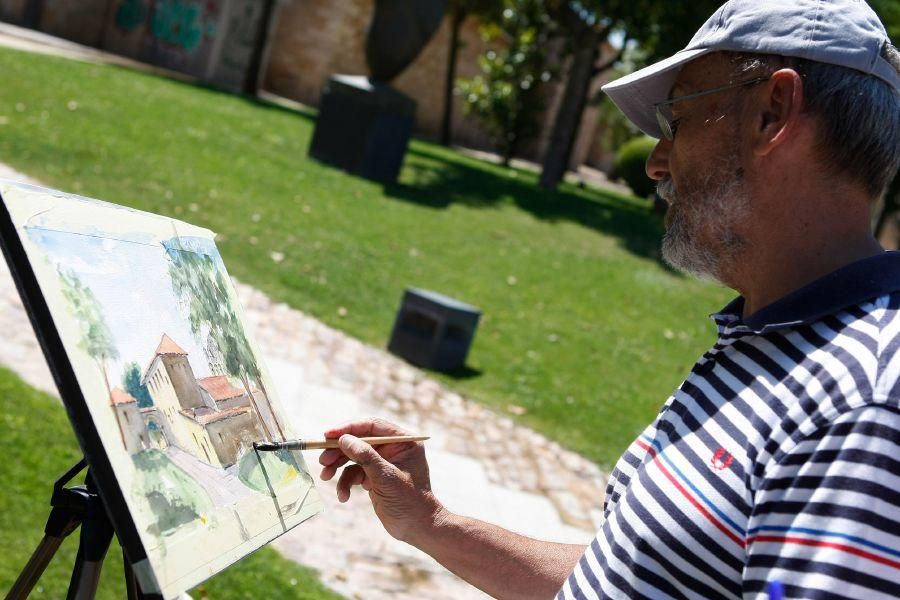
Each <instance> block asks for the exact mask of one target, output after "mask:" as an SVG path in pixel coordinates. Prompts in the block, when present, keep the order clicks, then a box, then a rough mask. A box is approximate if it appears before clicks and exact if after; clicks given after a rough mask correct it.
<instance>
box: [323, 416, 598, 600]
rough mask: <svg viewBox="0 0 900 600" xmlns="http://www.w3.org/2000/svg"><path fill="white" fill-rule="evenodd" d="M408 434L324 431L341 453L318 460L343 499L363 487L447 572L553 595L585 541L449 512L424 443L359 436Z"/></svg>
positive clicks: (397, 533)
mask: <svg viewBox="0 0 900 600" xmlns="http://www.w3.org/2000/svg"><path fill="white" fill-rule="evenodd" d="M370 435H373V436H383V435H408V432H406V431H403V430H402V429H400V428H399V427H397V426H395V425H393V424H391V423H387V422H386V421H380V420H370V421H359V422H354V423H349V424H347V425H344V426H342V427H338V428H336V429H332V430H330V431H326V432H325V437H326V438H336V437H339V438H340V444H341V447H340V450H326V451H325V452H323V453H322V455H321V456H320V457H319V462H320V463H322V465H323V466H324V468H323V470H322V479H325V480H326V481H327V480H329V479H331V478H332V477H334V475H335V474H336V472H337V469H338V468H340V467H341V466H343V465H344V464H346V463H347V462H348V461H351V460H352V461H353V462H355V463H356V464H354V465H350V466H348V467H346V468H344V470H343V472H342V473H341V477H340V479H339V480H338V486H337V494H338V499H339V500H340V501H341V502H346V500H347V499H348V498H349V497H350V490H351V489H352V487H353V486H355V485H361V486H362V487H363V488H364V489H365V490H367V491H368V492H369V498H370V499H371V500H372V505H373V507H374V509H375V514H376V515H377V516H378V518H379V519H380V520H381V522H382V524H383V525H384V527H385V529H386V530H387V531H388V533H390V534H391V535H392V536H393V537H395V538H397V539H399V540H402V541H404V542H407V543H409V544H412V545H413V546H415V547H417V548H419V549H420V550H422V551H423V552H425V553H427V554H429V555H431V556H432V557H434V559H435V560H437V561H438V562H439V563H441V564H442V565H444V566H445V567H446V568H447V569H449V570H451V571H453V572H454V573H456V574H457V575H459V576H460V577H461V578H463V579H465V580H466V581H468V582H469V583H471V584H472V585H474V586H476V587H477V588H479V589H481V590H482V591H484V592H486V593H488V594H490V595H491V596H494V597H496V598H551V597H553V595H554V594H555V593H556V592H557V591H558V590H559V589H560V587H562V584H563V582H564V581H565V579H566V577H567V576H568V575H569V573H571V571H572V569H573V568H574V566H575V563H577V562H578V559H579V558H580V557H581V555H582V554H583V553H584V546H579V545H569V544H556V543H552V542H542V541H539V540H535V539H532V538H529V537H525V536H522V535H518V534H516V533H513V532H511V531H508V530H506V529H503V528H501V527H497V526H495V525H491V524H489V523H485V522H484V521H479V520H478V519H471V518H468V517H462V516H459V515H456V514H453V513H451V512H450V511H448V510H447V509H446V508H444V506H443V505H442V504H441V503H440V502H439V501H438V500H437V498H435V497H434V494H432V493H431V481H430V477H429V474H428V462H427V460H426V459H425V449H424V446H423V445H422V444H412V443H407V444H390V445H384V446H379V447H378V450H375V449H374V448H373V447H372V446H370V445H369V444H366V443H365V442H363V441H361V440H360V439H358V437H357V436H370Z"/></svg>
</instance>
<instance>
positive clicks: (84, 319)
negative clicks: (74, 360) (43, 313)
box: [59, 268, 119, 396]
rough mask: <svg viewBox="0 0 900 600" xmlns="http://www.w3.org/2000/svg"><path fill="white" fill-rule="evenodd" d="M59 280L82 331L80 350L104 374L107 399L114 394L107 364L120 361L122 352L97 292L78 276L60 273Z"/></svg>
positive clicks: (62, 271)
mask: <svg viewBox="0 0 900 600" xmlns="http://www.w3.org/2000/svg"><path fill="white" fill-rule="evenodd" d="M59 278H60V281H61V282H62V294H63V297H64V298H65V299H66V301H68V303H69V308H70V309H71V310H72V315H73V316H74V317H75V320H76V321H77V322H78V324H79V326H80V327H81V339H80V340H79V342H78V347H79V348H81V349H82V350H84V351H85V352H87V354H88V356H90V357H91V358H93V359H94V361H95V362H96V363H97V366H98V367H99V369H100V372H101V373H102V374H103V383H104V385H106V392H107V396H108V395H109V394H110V393H111V390H110V387H109V376H108V375H107V372H106V362H107V361H109V360H115V359H117V358H119V350H118V349H117V348H116V344H115V340H113V336H112V332H111V331H110V330H109V327H108V326H107V325H106V320H105V319H104V318H103V309H102V308H101V307H100V302H98V301H97V297H96V296H94V292H92V291H91V289H90V288H89V287H87V286H85V285H84V284H83V283H82V282H81V279H79V278H78V276H77V275H75V273H72V272H68V271H65V270H63V269H61V268H60V269H59Z"/></svg>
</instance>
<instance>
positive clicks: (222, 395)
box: [197, 375, 244, 402]
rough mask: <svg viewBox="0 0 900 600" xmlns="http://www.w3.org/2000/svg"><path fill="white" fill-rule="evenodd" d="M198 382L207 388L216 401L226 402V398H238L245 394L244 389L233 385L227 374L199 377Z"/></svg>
mask: <svg viewBox="0 0 900 600" xmlns="http://www.w3.org/2000/svg"><path fill="white" fill-rule="evenodd" d="M197 383H198V384H199V385H200V387H202V388H203V389H204V390H206V391H207V393H208V394H209V395H210V397H211V398H212V399H213V400H215V401H216V402H224V401H225V400H230V399H231V398H237V397H238V396H242V395H243V394H244V390H241V389H239V388H236V387H234V386H233V385H231V382H230V381H228V377H226V376H225V375H216V376H213V377H204V378H203V379H198V380H197Z"/></svg>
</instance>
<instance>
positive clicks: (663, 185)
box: [656, 177, 676, 204]
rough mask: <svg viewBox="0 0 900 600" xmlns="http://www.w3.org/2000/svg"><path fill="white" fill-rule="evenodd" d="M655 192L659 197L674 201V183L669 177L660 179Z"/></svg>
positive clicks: (670, 201)
mask: <svg viewBox="0 0 900 600" xmlns="http://www.w3.org/2000/svg"><path fill="white" fill-rule="evenodd" d="M656 193H657V194H659V197H660V198H662V199H663V200H665V201H666V202H668V203H669V204H672V202H674V201H675V197H676V194H675V183H674V182H673V181H672V178H671V177H667V178H666V179H663V180H661V181H660V182H659V183H657V184H656Z"/></svg>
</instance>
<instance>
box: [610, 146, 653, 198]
mask: <svg viewBox="0 0 900 600" xmlns="http://www.w3.org/2000/svg"><path fill="white" fill-rule="evenodd" d="M655 146H656V140H655V139H653V138H652V137H649V136H646V135H644V136H641V137H636V138H634V139H631V140H628V141H627V142H625V143H624V144H622V147H621V148H619V152H618V153H617V154H616V164H615V172H616V175H617V176H618V177H621V178H622V179H624V180H625V183H627V184H628V187H630V188H631V191H632V192H634V195H635V196H640V197H641V198H646V197H647V196H649V195H650V194H652V193H653V192H654V191H655V190H656V182H655V181H653V180H652V179H650V178H649V177H647V171H646V169H645V165H646V164H647V157H649V156H650V152H652V151H653V148H654V147H655Z"/></svg>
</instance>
